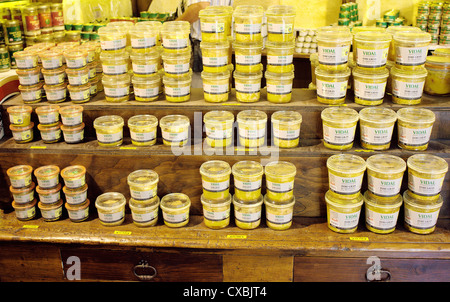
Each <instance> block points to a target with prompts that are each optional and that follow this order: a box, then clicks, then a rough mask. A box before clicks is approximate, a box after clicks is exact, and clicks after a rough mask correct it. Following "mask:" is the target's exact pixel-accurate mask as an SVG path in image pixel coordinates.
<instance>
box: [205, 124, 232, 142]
mask: <svg viewBox="0 0 450 302" xmlns="http://www.w3.org/2000/svg"><path fill="white" fill-rule="evenodd" d="M205 130H206V136H208V137H209V138H211V139H225V138H231V137H232V136H233V128H232V127H231V128H219V127H208V126H207V125H205Z"/></svg>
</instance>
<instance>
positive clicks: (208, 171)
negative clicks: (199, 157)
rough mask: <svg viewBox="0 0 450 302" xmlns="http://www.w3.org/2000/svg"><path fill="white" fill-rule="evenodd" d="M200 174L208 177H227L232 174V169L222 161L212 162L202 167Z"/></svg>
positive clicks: (205, 163)
mask: <svg viewBox="0 0 450 302" xmlns="http://www.w3.org/2000/svg"><path fill="white" fill-rule="evenodd" d="M200 174H202V175H204V176H206V177H215V176H225V175H230V174H231V167H230V164H228V163H227V162H225V161H222V160H210V161H207V162H204V163H203V164H202V165H201V166H200Z"/></svg>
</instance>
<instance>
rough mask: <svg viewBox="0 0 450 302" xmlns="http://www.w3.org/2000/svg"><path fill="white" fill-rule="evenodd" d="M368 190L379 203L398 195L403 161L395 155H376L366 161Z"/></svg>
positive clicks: (403, 165) (403, 169)
mask: <svg viewBox="0 0 450 302" xmlns="http://www.w3.org/2000/svg"><path fill="white" fill-rule="evenodd" d="M366 166H367V184H368V185H367V186H368V190H369V191H370V192H371V193H372V194H373V195H375V196H376V197H377V199H379V200H381V201H383V200H384V201H387V200H391V199H393V198H395V197H396V196H397V195H399V194H400V189H401V186H402V180H403V173H404V172H405V170H406V163H405V161H404V160H403V159H402V158H400V157H398V156H395V155H389V154H376V155H372V156H370V157H369V158H367V160H366Z"/></svg>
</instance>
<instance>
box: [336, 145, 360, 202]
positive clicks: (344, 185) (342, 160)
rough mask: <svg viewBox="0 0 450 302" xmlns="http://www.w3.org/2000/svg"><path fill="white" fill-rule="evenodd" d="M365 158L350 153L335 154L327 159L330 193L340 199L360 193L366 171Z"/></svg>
mask: <svg viewBox="0 0 450 302" xmlns="http://www.w3.org/2000/svg"><path fill="white" fill-rule="evenodd" d="M366 167H367V165H366V162H365V160H364V159H363V158H362V157H360V156H357V155H352V154H346V153H341V154H335V155H332V156H330V157H329V158H328V159H327V169H328V184H329V187H330V193H329V194H330V195H334V196H335V197H337V198H340V199H354V198H357V197H358V196H359V195H360V191H361V186H362V182H363V178H364V172H365V171H366Z"/></svg>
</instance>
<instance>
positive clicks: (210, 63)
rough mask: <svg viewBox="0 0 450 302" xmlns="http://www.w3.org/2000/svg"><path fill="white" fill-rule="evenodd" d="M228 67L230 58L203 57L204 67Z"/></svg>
mask: <svg viewBox="0 0 450 302" xmlns="http://www.w3.org/2000/svg"><path fill="white" fill-rule="evenodd" d="M227 65H228V57H227V56H225V57H205V56H204V57H203V66H206V67H221V66H227Z"/></svg>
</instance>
